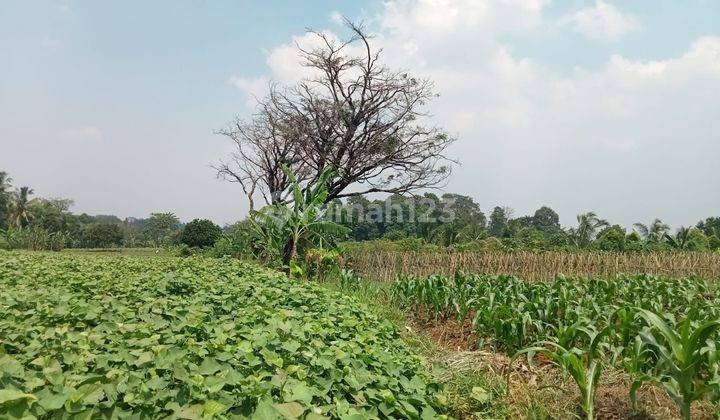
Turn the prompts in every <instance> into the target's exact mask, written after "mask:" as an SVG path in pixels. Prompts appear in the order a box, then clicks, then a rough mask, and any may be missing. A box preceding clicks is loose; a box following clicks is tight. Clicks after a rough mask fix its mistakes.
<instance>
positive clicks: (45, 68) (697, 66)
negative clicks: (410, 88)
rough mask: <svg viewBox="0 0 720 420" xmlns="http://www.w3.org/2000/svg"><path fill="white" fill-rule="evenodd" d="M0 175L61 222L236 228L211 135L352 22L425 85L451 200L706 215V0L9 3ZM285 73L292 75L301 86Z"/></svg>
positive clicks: (712, 125) (716, 73) (714, 133)
mask: <svg viewBox="0 0 720 420" xmlns="http://www.w3.org/2000/svg"><path fill="white" fill-rule="evenodd" d="M0 10H1V11H0V116H1V117H0V150H2V151H1V152H0V169H2V170H6V171H8V172H10V174H11V176H12V177H13V178H14V179H15V181H16V183H17V184H22V185H26V184H27V185H30V186H32V187H34V189H35V191H36V193H37V194H38V195H40V196H46V197H48V196H57V197H68V198H72V199H74V200H75V203H76V205H75V208H74V210H75V211H85V212H89V213H101V214H108V213H112V214H118V215H120V216H145V215H147V214H148V213H150V212H152V211H174V212H176V213H177V214H178V215H179V216H180V217H181V218H182V219H184V220H189V219H192V218H195V217H208V218H212V219H214V220H216V221H217V222H220V223H226V222H231V221H233V220H237V219H239V218H241V217H243V214H244V212H245V211H246V208H247V207H246V204H245V202H244V199H243V198H242V195H241V191H240V190H239V188H238V187H237V186H236V185H233V184H227V183H224V182H221V181H219V180H216V179H215V176H214V172H213V170H212V169H211V168H210V167H209V165H211V164H212V163H214V162H216V161H217V159H219V158H221V157H223V156H224V155H225V154H226V153H227V152H229V151H230V150H231V147H230V146H231V145H230V144H229V143H227V142H226V140H225V139H223V138H222V137H220V136H217V135H215V134H213V132H214V131H215V130H217V129H219V128H221V127H222V126H223V125H224V124H225V123H226V122H227V121H229V120H231V119H232V117H233V116H234V115H240V116H246V115H249V114H250V112H251V111H252V107H251V106H249V104H250V101H249V98H250V96H249V95H250V94H262V87H263V86H264V85H265V83H266V82H267V81H268V80H276V81H279V82H281V83H293V82H294V81H295V80H296V78H297V77H299V75H301V74H302V73H301V70H300V69H299V68H298V67H297V60H296V57H295V56H294V55H293V54H292V47H291V45H292V41H293V37H296V39H297V40H298V41H299V42H301V43H302V42H305V41H307V38H306V37H304V30H305V28H307V27H312V28H314V29H321V30H328V31H332V32H334V33H338V34H342V27H341V26H340V25H338V23H337V22H336V19H333V16H337V15H338V14H341V15H345V16H347V17H350V18H351V19H356V20H357V19H364V20H365V21H366V22H367V24H368V27H369V28H370V29H371V30H372V31H374V32H376V33H377V35H378V36H377V43H378V45H379V46H382V47H383V48H385V50H386V58H387V62H388V64H389V65H392V66H395V67H404V68H406V69H408V70H410V71H411V72H414V73H417V74H419V75H421V76H425V77H430V78H432V79H433V80H434V81H435V82H436V86H437V88H438V91H439V93H440V94H441V97H440V99H439V100H438V101H437V102H436V103H433V104H430V111H431V112H432V113H433V114H434V115H435V118H436V119H437V123H438V124H440V125H442V126H444V127H446V128H447V129H448V131H450V132H451V133H453V134H454V135H456V136H457V137H458V141H457V143H456V145H455V146H454V147H453V149H451V153H452V154H453V155H454V156H455V157H457V158H458V159H459V160H460V161H461V163H462V165H461V166H460V167H458V168H456V170H455V174H454V176H453V178H452V180H451V181H450V184H449V185H448V187H447V189H448V190H451V191H454V192H458V193H464V194H468V195H471V196H473V197H474V198H475V199H476V200H477V201H478V202H479V203H480V204H481V206H482V208H483V209H484V210H485V211H486V212H489V211H490V210H491V208H492V206H495V205H508V206H510V207H513V208H515V209H516V215H522V214H526V213H529V212H532V211H533V210H534V209H536V208H538V207H540V206H542V205H550V206H551V207H553V208H555V209H556V210H557V211H558V212H559V213H560V214H561V216H562V221H563V222H564V223H566V224H569V223H571V222H572V221H573V219H574V216H575V214H577V213H580V212H584V211H588V210H595V211H597V212H598V213H599V214H600V215H601V216H603V217H606V218H608V219H610V220H611V221H616V222H619V223H621V224H624V225H630V224H631V223H633V222H635V221H650V220H651V219H652V218H654V217H661V218H663V219H664V220H666V221H668V222H670V223H672V224H674V225H676V226H677V225H681V224H684V225H687V224H690V223H694V222H696V221H697V220H698V219H699V218H701V217H707V216H711V215H718V214H717V213H718V211H720V188H718V186H720V175H718V171H717V169H716V165H717V156H720V138H719V137H720V134H718V133H720V123H718V120H720V118H717V117H718V116H720V23H719V22H720V2H716V1H710V0H704V1H703V0H694V1H684V2H679V1H672V2H671V1H633V2H619V1H607V2H602V1H599V2H596V1H562V2H561V1H554V2H548V1H544V0H505V1H494V0H478V1H463V0H457V1H451V0H446V1H431V0H423V1H399V2H386V3H383V2H364V1H344V2H331V1H312V2H296V1H275V2H256V1H235V2H231V1H212V2H210V1H155V2H140V1H124V2H113V3H109V2H93V1H46V2H42V1H38V2H25V1H6V2H3V4H2V9H0ZM296 69H297V70H296Z"/></svg>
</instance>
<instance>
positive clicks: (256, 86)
mask: <svg viewBox="0 0 720 420" xmlns="http://www.w3.org/2000/svg"><path fill="white" fill-rule="evenodd" d="M230 83H231V84H232V85H233V86H235V87H236V88H238V89H240V90H241V91H242V92H243V93H245V95H246V96H247V102H246V105H247V106H249V107H252V106H254V105H255V104H256V102H257V99H261V98H262V97H263V96H265V94H266V93H267V90H268V86H269V85H268V84H269V83H270V81H269V80H268V78H267V77H265V76H259V77H250V78H248V77H240V76H232V77H231V78H230Z"/></svg>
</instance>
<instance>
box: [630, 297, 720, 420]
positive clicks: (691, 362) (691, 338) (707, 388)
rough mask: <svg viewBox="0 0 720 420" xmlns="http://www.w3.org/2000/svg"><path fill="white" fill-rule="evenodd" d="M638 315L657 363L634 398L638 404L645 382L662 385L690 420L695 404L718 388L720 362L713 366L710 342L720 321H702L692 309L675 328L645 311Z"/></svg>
mask: <svg viewBox="0 0 720 420" xmlns="http://www.w3.org/2000/svg"><path fill="white" fill-rule="evenodd" d="M638 315H639V316H640V317H641V318H642V319H644V320H645V322H646V323H647V324H648V328H646V329H644V330H643V331H641V333H640V337H641V339H642V341H643V342H644V343H645V344H646V345H647V346H649V348H651V349H652V351H653V353H654V354H655V356H656V357H657V364H656V367H655V369H652V370H651V371H650V372H648V373H646V374H643V375H641V376H640V377H639V378H638V379H637V380H636V381H635V382H634V383H633V386H632V388H631V391H630V397H631V399H632V400H633V403H634V402H635V400H636V392H637V390H638V389H639V388H640V386H641V385H642V384H643V383H644V382H653V383H656V384H659V385H660V386H662V388H663V389H665V392H667V393H668V395H669V396H670V398H672V400H673V401H674V402H675V404H677V406H678V408H679V409H680V415H681V417H682V418H683V419H689V418H690V408H691V405H692V403H693V402H694V401H697V400H699V399H702V398H704V397H705V396H706V395H708V394H710V393H711V391H713V387H715V384H714V383H713V381H712V380H713V379H714V377H713V376H712V373H713V372H712V371H711V369H712V368H713V367H716V366H717V363H714V365H715V366H709V363H708V360H709V359H708V355H707V351H708V347H707V346H708V343H707V342H708V340H709V339H710V338H711V337H712V336H713V335H714V334H715V333H716V331H717V330H718V328H720V319H713V320H709V321H704V322H699V319H698V310H697V309H692V310H691V311H690V312H689V313H688V314H687V315H686V316H685V319H684V320H683V321H682V322H680V323H679V325H677V326H674V325H670V324H668V322H666V321H665V320H663V318H661V317H660V316H659V315H657V314H655V313H653V312H650V311H648V310H645V309H639V310H638Z"/></svg>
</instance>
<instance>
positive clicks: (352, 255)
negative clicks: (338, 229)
mask: <svg viewBox="0 0 720 420" xmlns="http://www.w3.org/2000/svg"><path fill="white" fill-rule="evenodd" d="M346 265H347V266H348V267H350V268H353V269H354V270H355V272H356V273H358V274H360V275H362V276H364V277H367V278H372V279H376V280H393V279H395V277H396V276H397V275H398V274H411V275H415V276H428V275H433V274H437V275H452V274H453V273H455V271H457V270H462V271H466V272H472V273H478V274H486V275H513V276H517V277H520V278H523V279H527V280H552V279H554V278H555V277H556V276H557V275H558V274H563V275H565V276H568V277H596V276H601V277H614V276H616V275H618V274H650V275H656V276H668V277H685V276H698V277H702V278H718V277H720V254H717V253H714V254H713V253H694V252H661V253H612V252H582V253H570V252H555V251H545V252H532V251H508V252H457V251H447V252H427V251H425V252H423V251H404V252H403V251H382V252H381V251H367V250H352V251H350V252H349V253H348V255H347V258H346Z"/></svg>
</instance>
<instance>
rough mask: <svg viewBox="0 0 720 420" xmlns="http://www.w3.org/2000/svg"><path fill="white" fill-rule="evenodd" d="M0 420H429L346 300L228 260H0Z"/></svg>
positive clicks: (430, 392)
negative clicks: (421, 419) (242, 419)
mask: <svg viewBox="0 0 720 420" xmlns="http://www.w3.org/2000/svg"><path fill="white" fill-rule="evenodd" d="M0 289H1V290H3V293H1V294H0V417H2V418H91V417H92V418H166V417H171V418H193V419H200V418H211V417H215V418H250V417H252V418H268V419H269V418H273V419H275V418H307V419H319V418H327V417H330V418H348V419H349V418H377V417H383V418H386V417H399V418H415V419H419V418H421V417H422V418H436V417H438V414H439V412H441V411H442V410H443V407H442V406H441V405H440V403H439V402H438V401H437V400H436V398H435V395H437V394H438V385H436V384H435V383H433V382H432V381H431V380H430V379H429V377H428V376H427V375H426V374H425V373H424V370H423V368H422V363H421V361H420V360H419V359H418V358H417V357H416V356H414V355H413V354H412V353H411V352H410V351H409V350H408V348H407V347H406V345H405V344H404V343H403V342H402V340H401V339H400V337H399V333H398V331H397V330H396V328H395V327H394V326H393V325H392V324H391V323H390V322H389V321H386V320H382V319H379V318H378V317H377V316H376V315H375V314H374V313H373V312H372V311H369V310H368V308H367V307H366V306H365V305H363V304H361V303H360V302H358V301H357V300H356V299H355V298H351V297H346V296H342V295H340V294H338V293H335V292H330V291H328V290H326V289H324V288H321V287H319V286H314V285H311V284H307V283H299V282H294V281H290V280H288V279H287V278H286V277H285V276H282V275H279V274H277V273H274V272H271V271H268V270H265V269H262V268H259V267H257V266H255V265H250V264H246V263H242V262H239V261H237V260H232V259H204V258H187V259H176V258H158V257H156V258H148V259H145V258H123V257H112V258H109V257H70V256H66V255H54V256H49V255H43V254H39V255H38V254H36V255H31V254H17V253H16V254H10V255H3V256H2V257H0Z"/></svg>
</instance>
